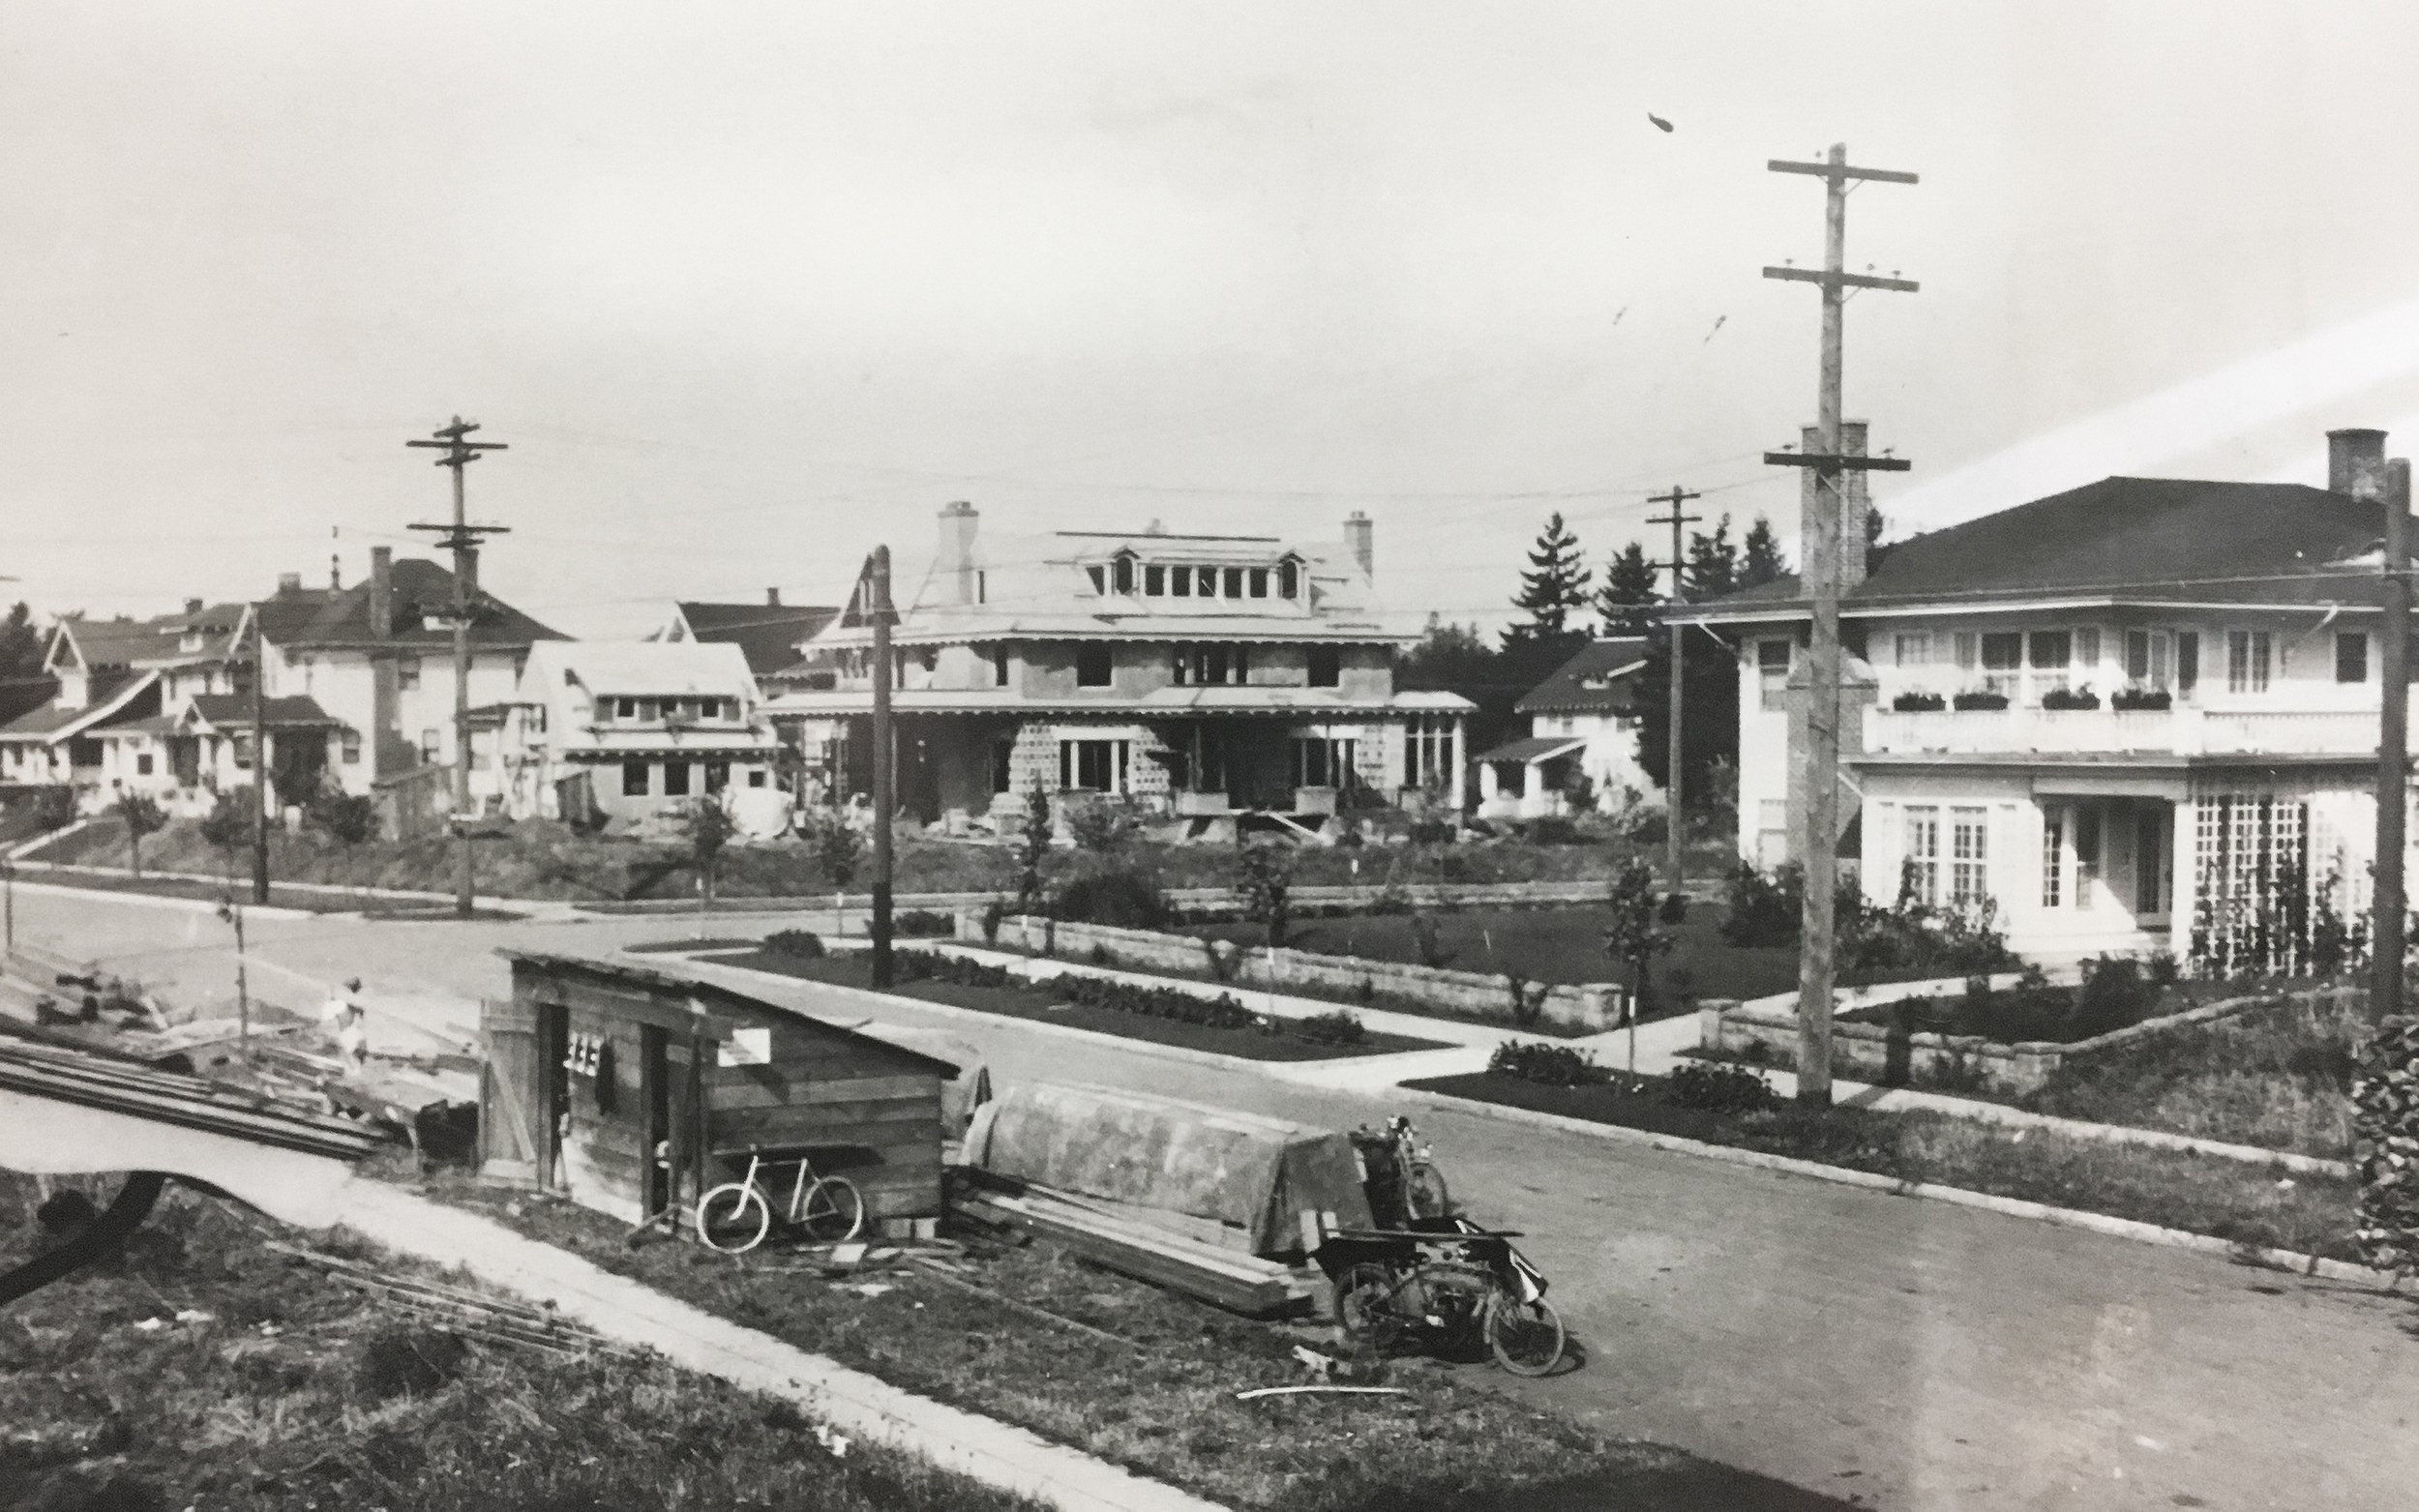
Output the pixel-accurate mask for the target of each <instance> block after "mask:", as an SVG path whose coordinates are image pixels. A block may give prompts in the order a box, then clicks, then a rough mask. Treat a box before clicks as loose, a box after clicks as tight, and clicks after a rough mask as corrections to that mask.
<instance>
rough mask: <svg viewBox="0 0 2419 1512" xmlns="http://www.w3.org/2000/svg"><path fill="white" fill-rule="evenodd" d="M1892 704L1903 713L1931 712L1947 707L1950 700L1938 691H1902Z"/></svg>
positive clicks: (1892, 700) (1891, 701)
mask: <svg viewBox="0 0 2419 1512" xmlns="http://www.w3.org/2000/svg"><path fill="white" fill-rule="evenodd" d="M1890 706H1891V707H1892V708H1894V709H1896V710H1897V711H1898V712H1899V713H1901V714H1931V713H1937V712H1938V711H1939V710H1942V709H1945V708H1947V707H1948V706H1949V700H1948V699H1947V698H1945V697H1942V696H1941V695H1939V694H1936V693H1902V694H1900V695H1898V696H1897V697H1895V698H1893V699H1891V700H1890Z"/></svg>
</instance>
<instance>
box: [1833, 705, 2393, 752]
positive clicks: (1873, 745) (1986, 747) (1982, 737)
mask: <svg viewBox="0 0 2419 1512" xmlns="http://www.w3.org/2000/svg"><path fill="white" fill-rule="evenodd" d="M1865 748H1866V750H1867V751H1868V752H1872V753H1875V754H1889V755H1900V754H1903V755H1917V754H1925V753H1930V754H1936V755H1946V756H1994V755H2005V756H2022V755H2030V754H2039V755H2121V754H2125V753H2132V752H2138V753H2153V754H2159V755H2167V756H2270V755H2273V756H2359V755H2364V754H2367V753H2371V752H2374V751H2375V750H2376V748H2377V716H2376V713H2375V711H2374V710H2368V709H2201V708H2193V707H2183V708H2173V709H1966V710H1957V709H1942V710H1928V709H1926V710H1899V709H1872V710H1868V711H1867V714H1866V716H1865Z"/></svg>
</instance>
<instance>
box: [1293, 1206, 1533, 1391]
mask: <svg viewBox="0 0 2419 1512" xmlns="http://www.w3.org/2000/svg"><path fill="white" fill-rule="evenodd" d="M1516 1237H1518V1235H1517V1234H1516V1233H1513V1232H1511V1231H1508V1230H1485V1229H1481V1228H1479V1227H1478V1225H1476V1224H1474V1223H1472V1222H1470V1220H1468V1219H1466V1218H1415V1219H1413V1220H1412V1221H1411V1227H1410V1228H1407V1229H1394V1230H1389V1229H1347V1230H1340V1231H1338V1232H1336V1233H1333V1234H1330V1235H1329V1236H1328V1238H1327V1240H1326V1241H1325V1242H1324V1243H1322V1244H1321V1245H1320V1247H1319V1248H1318V1250H1317V1251H1315V1252H1314V1254H1313V1256H1312V1259H1313V1260H1316V1261H1317V1262H1318V1265H1319V1268H1320V1269H1321V1270H1322V1271H1324V1272H1326V1274H1327V1277H1328V1279H1329V1281H1330V1282H1332V1283H1333V1284H1334V1288H1335V1316H1336V1321H1337V1323H1338V1324H1339V1325H1340V1326H1341V1327H1342V1329H1343V1332H1344V1337H1345V1338H1346V1339H1348V1340H1350V1341H1352V1342H1353V1343H1354V1344H1357V1345H1359V1346H1362V1347H1364V1348H1367V1349H1373V1350H1375V1351H1376V1352H1377V1353H1379V1354H1381V1355H1383V1354H1387V1353H1390V1352H1393V1351H1395V1350H1398V1349H1402V1348H1403V1347H1404V1346H1406V1345H1410V1344H1418V1345H1420V1346H1423V1347H1424V1348H1426V1349H1428V1350H1430V1351H1431V1352H1437V1353H1451V1352H1458V1351H1463V1350H1468V1349H1470V1348H1471V1347H1472V1346H1473V1345H1474V1344H1476V1343H1477V1342H1478V1341H1479V1340H1483V1341H1484V1342H1485V1346H1486V1349H1487V1350H1488V1352H1489V1353H1491V1354H1493V1355H1494V1357H1495V1362H1496V1363H1497V1364H1499V1365H1501V1366H1502V1367H1503V1368H1504V1369H1506V1370H1508V1371H1509V1372H1511V1373H1512V1374H1513V1375H1515V1376H1543V1375H1545V1374H1547V1373H1548V1372H1550V1371H1552V1370H1553V1369H1554V1367H1555V1366H1557V1365H1559V1364H1561V1363H1562V1358H1563V1351H1564V1349H1565V1347H1566V1345H1567V1343H1568V1339H1567V1336H1566V1335H1565V1333H1564V1331H1563V1321H1562V1319H1561V1317H1560V1316H1559V1315H1558V1314H1556V1313H1555V1311H1554V1307H1553V1304H1552V1303H1550V1302H1548V1301H1546V1300H1545V1277H1544V1276H1543V1275H1542V1274H1541V1273H1539V1271H1538V1268H1537V1267H1536V1266H1535V1265H1532V1264H1530V1263H1529V1260H1528V1258H1527V1257H1526V1256H1524V1255H1522V1254H1521V1253H1520V1252H1519V1251H1518V1250H1516V1249H1514V1248H1512V1246H1511V1243H1510V1241H1511V1240H1512V1239H1514V1238H1516Z"/></svg>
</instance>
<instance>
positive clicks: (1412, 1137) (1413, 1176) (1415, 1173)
mask: <svg viewBox="0 0 2419 1512" xmlns="http://www.w3.org/2000/svg"><path fill="white" fill-rule="evenodd" d="M1356 1135H1357V1142H1359V1143H1360V1144H1361V1145H1363V1146H1364V1147H1365V1148H1371V1149H1374V1148H1378V1147H1383V1150H1384V1158H1385V1159H1386V1161H1387V1162H1388V1163H1389V1165H1391V1166H1392V1168H1393V1173H1394V1179H1393V1180H1392V1182H1391V1183H1389V1186H1390V1189H1391V1191H1392V1192H1393V1193H1395V1194H1396V1198H1395V1200H1396V1201H1400V1202H1401V1203H1402V1212H1401V1214H1400V1215H1399V1216H1401V1217H1404V1218H1443V1217H1445V1216H1446V1215H1447V1214H1448V1213H1449V1212H1451V1211H1452V1198H1451V1196H1450V1195H1449V1194H1448V1193H1447V1192H1446V1190H1445V1173H1444V1172H1443V1171H1439V1170H1437V1168H1436V1159H1435V1151H1433V1150H1432V1149H1430V1148H1429V1146H1428V1142H1427V1141H1425V1140H1423V1139H1421V1138H1420V1137H1419V1130H1417V1129H1415V1128H1413V1127H1412V1126H1411V1120H1410V1119H1408V1118H1406V1117H1404V1116H1403V1115H1402V1114H1400V1113H1396V1114H1395V1115H1393V1116H1392V1117H1390V1118H1389V1119H1387V1120H1386V1127H1385V1129H1384V1130H1376V1129H1371V1128H1370V1127H1368V1126H1367V1125H1366V1124H1363V1125H1362V1126H1361V1127H1360V1128H1359V1130H1357V1131H1356ZM1379 1216H1380V1218H1381V1221H1384V1215H1379Z"/></svg>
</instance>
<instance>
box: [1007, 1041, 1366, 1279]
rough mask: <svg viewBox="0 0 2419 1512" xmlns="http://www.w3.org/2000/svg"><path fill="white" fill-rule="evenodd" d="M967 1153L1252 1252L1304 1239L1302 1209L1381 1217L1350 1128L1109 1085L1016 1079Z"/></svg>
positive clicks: (1277, 1250)
mask: <svg viewBox="0 0 2419 1512" xmlns="http://www.w3.org/2000/svg"><path fill="white" fill-rule="evenodd" d="M966 1163H967V1164H968V1165H970V1166H973V1167H976V1168H978V1169H980V1170H983V1171H991V1172H994V1173H995V1174H998V1175H1001V1176H1006V1177H1009V1178H1011V1179H1013V1180H1018V1181H1029V1182H1033V1183H1036V1184H1038V1185H1041V1186H1046V1187H1051V1188H1055V1189H1056V1190H1058V1191H1060V1192H1067V1193H1073V1194H1076V1195H1077V1196H1080V1197H1085V1198H1090V1199H1094V1200H1096V1201H1101V1202H1102V1203H1104V1204H1113V1206H1114V1209H1115V1210H1116V1211H1117V1212H1118V1213H1119V1214H1120V1215H1121V1216H1126V1217H1136V1218H1141V1219H1144V1220H1146V1221H1150V1222H1153V1223H1157V1224H1159V1225H1160V1226H1161V1227H1164V1228H1168V1229H1171V1230H1175V1231H1178V1232H1182V1233H1186V1234H1190V1235H1192V1236H1195V1237H1199V1238H1209V1239H1214V1240H1216V1241H1217V1242H1223V1243H1226V1244H1228V1245H1231V1246H1232V1247H1234V1248H1236V1249H1240V1250H1247V1251H1248V1252H1250V1253H1251V1254H1254V1255H1282V1254H1287V1253H1289V1252H1293V1251H1298V1250H1299V1249H1300V1248H1301V1229H1300V1214H1301V1213H1302V1212H1303V1211H1304V1210H1309V1211H1312V1212H1322V1213H1332V1214H1334V1215H1335V1216H1334V1222H1335V1223H1336V1224H1337V1225H1339V1226H1341V1227H1343V1228H1348V1229H1366V1228H1369V1227H1371V1222H1372V1221H1371V1219H1370V1216H1369V1200H1368V1197H1367V1194H1366V1193H1365V1192H1364V1191H1363V1190H1362V1188H1361V1176H1360V1160H1359V1156H1358V1155H1357V1154H1356V1153H1355V1152H1354V1150H1353V1144H1352V1141H1351V1140H1349V1139H1347V1138H1346V1137H1345V1136H1343V1135H1341V1134H1337V1133H1334V1132H1332V1131H1330V1130H1327V1129H1315V1128H1311V1127H1309V1126H1308V1125H1305V1124H1298V1123H1288V1122H1286V1121H1284V1120H1283V1119H1278V1118H1263V1117H1258V1116H1255V1115H1253V1114H1249V1113H1238V1112H1229V1111H1227V1110H1225V1109H1222V1108H1209V1107H1205V1106H1203V1105H1201V1104H1199V1103H1186V1102H1180V1101H1178V1100H1176V1099H1175V1098H1169V1097H1151V1096H1148V1095H1146V1094H1143V1093H1140V1092H1122V1091H1115V1090H1112V1089H1110V1088H1107V1087H1096V1086H1077V1085H1068V1084H1060V1083H1053V1082H1028V1083H1023V1084H1020V1085H1016V1086H1011V1087H1009V1088H1008V1089H1007V1090H1006V1091H1004V1092H1002V1093H1001V1094H1000V1096H999V1097H997V1098H995V1099H994V1100H993V1101H992V1102H991V1103H989V1104H988V1105H986V1106H985V1107H984V1109H983V1110H982V1112H980V1113H979V1114H978V1115H977V1116H976V1118H975V1120H974V1124H973V1127H972V1128H971V1129H970V1130H969V1131H968V1133H967V1137H966Z"/></svg>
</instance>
